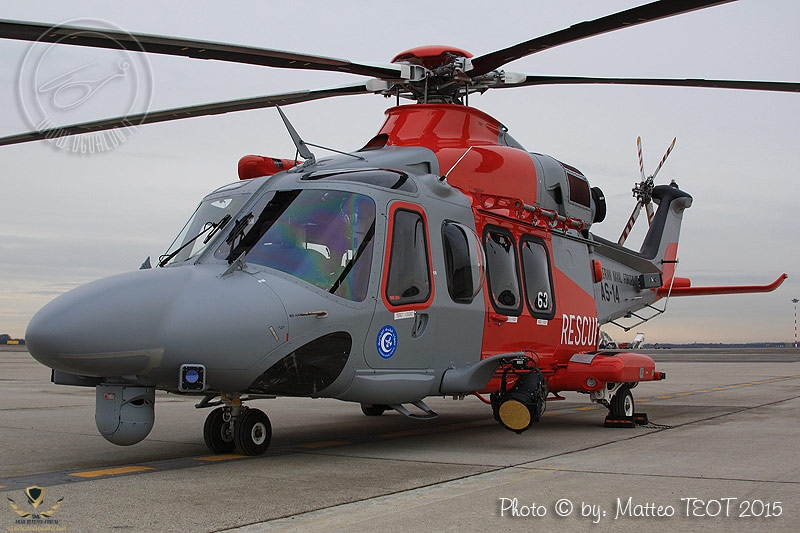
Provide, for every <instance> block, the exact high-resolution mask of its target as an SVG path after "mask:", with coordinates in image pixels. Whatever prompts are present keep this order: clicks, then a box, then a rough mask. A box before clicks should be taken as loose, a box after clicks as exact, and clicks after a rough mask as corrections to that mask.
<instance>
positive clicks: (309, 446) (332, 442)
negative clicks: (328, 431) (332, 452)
mask: <svg viewBox="0 0 800 533" xmlns="http://www.w3.org/2000/svg"><path fill="white" fill-rule="evenodd" d="M345 444H353V443H352V442H350V441H346V440H329V441H324V442H309V443H308V444H300V445H298V446H297V447H298V448H306V449H309V450H315V449H317V448H331V447H333V446H343V445H345Z"/></svg>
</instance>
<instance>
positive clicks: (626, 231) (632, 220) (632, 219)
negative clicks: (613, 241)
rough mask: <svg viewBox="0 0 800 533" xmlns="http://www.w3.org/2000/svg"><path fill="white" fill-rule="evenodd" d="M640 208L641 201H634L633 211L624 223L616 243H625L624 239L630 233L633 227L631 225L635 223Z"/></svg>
mask: <svg viewBox="0 0 800 533" xmlns="http://www.w3.org/2000/svg"><path fill="white" fill-rule="evenodd" d="M641 210H642V203H641V202H636V207H634V208H633V213H631V217H630V218H629V219H628V223H627V224H626V225H625V229H623V230H622V235H620V236H619V240H618V241H617V244H619V245H620V246H622V245H623V244H625V240H626V239H627V238H628V235H630V233H631V230H632V229H633V225H634V224H635V223H636V219H637V218H639V212H641Z"/></svg>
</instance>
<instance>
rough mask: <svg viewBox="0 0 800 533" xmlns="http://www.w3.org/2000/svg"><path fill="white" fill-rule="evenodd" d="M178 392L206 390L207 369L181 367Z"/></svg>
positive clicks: (197, 366)
mask: <svg viewBox="0 0 800 533" xmlns="http://www.w3.org/2000/svg"><path fill="white" fill-rule="evenodd" d="M178 390H179V391H181V392H198V391H204V390H206V367H205V366H204V365H181V371H180V380H179V381H178Z"/></svg>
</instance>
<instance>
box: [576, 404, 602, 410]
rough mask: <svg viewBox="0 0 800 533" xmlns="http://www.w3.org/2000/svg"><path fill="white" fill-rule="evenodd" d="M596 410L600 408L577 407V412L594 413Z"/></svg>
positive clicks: (590, 406)
mask: <svg viewBox="0 0 800 533" xmlns="http://www.w3.org/2000/svg"><path fill="white" fill-rule="evenodd" d="M596 409H599V407H597V406H595V405H589V406H587V407H576V408H575V410H576V411H594V410H596Z"/></svg>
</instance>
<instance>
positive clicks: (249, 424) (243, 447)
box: [203, 406, 272, 455]
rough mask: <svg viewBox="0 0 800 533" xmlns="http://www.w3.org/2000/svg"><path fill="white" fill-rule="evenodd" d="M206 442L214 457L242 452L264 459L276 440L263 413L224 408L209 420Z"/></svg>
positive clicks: (242, 408)
mask: <svg viewBox="0 0 800 533" xmlns="http://www.w3.org/2000/svg"><path fill="white" fill-rule="evenodd" d="M237 410H238V414H237V413H236V411H237ZM203 440H205V443H206V446H207V447H208V449H209V450H211V451H212V452H214V453H231V452H233V451H234V450H235V449H237V448H238V449H239V451H240V452H241V453H243V454H245V455H261V454H263V453H264V452H265V451H267V448H268V447H269V443H270V441H271V440H272V424H270V421H269V417H268V416H267V415H266V414H265V413H264V412H263V411H261V410H259V409H251V408H249V407H244V406H241V407H238V408H236V407H228V406H225V407H220V408H218V409H214V410H213V411H211V413H209V415H208V417H207V418H206V422H205V424H204V425H203Z"/></svg>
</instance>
